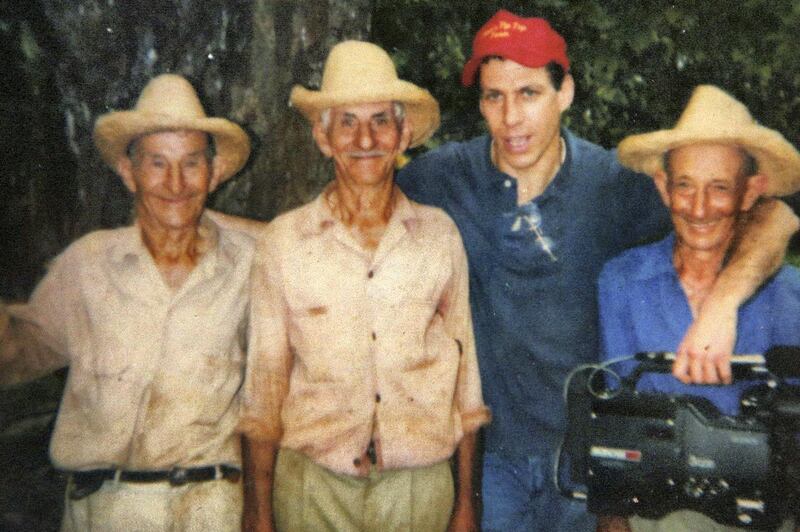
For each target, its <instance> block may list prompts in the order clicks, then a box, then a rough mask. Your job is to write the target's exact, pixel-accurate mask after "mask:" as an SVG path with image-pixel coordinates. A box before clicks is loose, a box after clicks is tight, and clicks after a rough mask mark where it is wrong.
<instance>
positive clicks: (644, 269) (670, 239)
mask: <svg viewBox="0 0 800 532" xmlns="http://www.w3.org/2000/svg"><path fill="white" fill-rule="evenodd" d="M651 245H652V246H653V248H654V250H655V253H648V254H647V255H645V256H644V259H643V262H642V264H641V266H640V267H639V268H637V274H636V280H638V281H647V280H649V279H655V278H656V277H660V276H663V275H669V276H675V277H677V275H678V274H677V272H676V271H675V266H674V265H673V263H672V252H673V250H674V249H675V233H674V232H672V233H670V234H669V235H667V236H666V237H665V238H664V239H662V240H659V241H658V242H655V243H653V244H651Z"/></svg>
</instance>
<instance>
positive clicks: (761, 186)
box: [739, 174, 768, 211]
mask: <svg viewBox="0 0 800 532" xmlns="http://www.w3.org/2000/svg"><path fill="white" fill-rule="evenodd" d="M767 183H768V180H767V176H765V175H763V174H755V175H751V176H750V177H748V178H747V182H746V183H745V190H744V195H743V196H742V206H741V207H740V208H739V210H741V211H749V210H750V209H751V208H752V207H753V205H755V203H756V201H757V200H758V198H759V197H760V196H761V195H762V194H764V193H765V192H766V190H767Z"/></svg>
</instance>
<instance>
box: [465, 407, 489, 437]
mask: <svg viewBox="0 0 800 532" xmlns="http://www.w3.org/2000/svg"><path fill="white" fill-rule="evenodd" d="M491 421H492V412H491V411H490V410H489V408H488V407H486V406H484V407H481V408H480V409H478V410H473V411H472V412H468V413H466V414H461V430H463V431H464V434H469V433H470V432H476V431H477V430H478V429H479V428H481V427H482V426H483V425H488V424H489V423H490V422H491Z"/></svg>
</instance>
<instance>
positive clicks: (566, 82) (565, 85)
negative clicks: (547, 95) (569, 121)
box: [558, 74, 575, 113]
mask: <svg viewBox="0 0 800 532" xmlns="http://www.w3.org/2000/svg"><path fill="white" fill-rule="evenodd" d="M574 98H575V80H574V79H572V74H566V75H565V76H564V79H563V80H562V81H561V88H560V89H558V108H559V109H560V110H561V112H562V113H563V112H564V111H566V110H567V109H569V106H570V105H572V100H573V99H574Z"/></svg>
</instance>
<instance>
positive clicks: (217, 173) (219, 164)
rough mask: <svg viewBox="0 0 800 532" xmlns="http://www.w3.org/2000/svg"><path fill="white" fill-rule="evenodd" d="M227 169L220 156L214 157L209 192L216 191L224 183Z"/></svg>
mask: <svg viewBox="0 0 800 532" xmlns="http://www.w3.org/2000/svg"><path fill="white" fill-rule="evenodd" d="M227 168H228V166H227V164H225V161H223V160H222V158H220V157H219V156H216V157H214V159H213V160H212V161H211V179H210V181H209V182H208V191H209V192H213V191H214V190H216V188H217V187H218V186H219V184H220V182H221V181H222V176H223V175H225V171H226V170H227Z"/></svg>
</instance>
